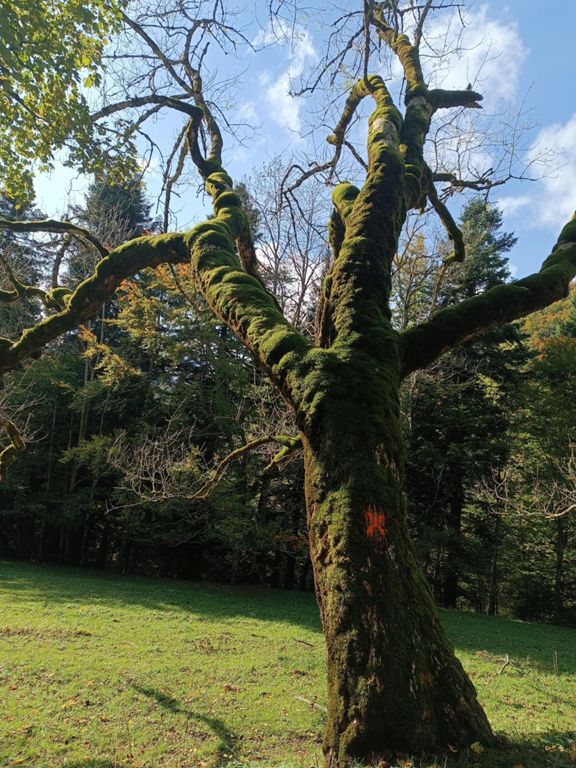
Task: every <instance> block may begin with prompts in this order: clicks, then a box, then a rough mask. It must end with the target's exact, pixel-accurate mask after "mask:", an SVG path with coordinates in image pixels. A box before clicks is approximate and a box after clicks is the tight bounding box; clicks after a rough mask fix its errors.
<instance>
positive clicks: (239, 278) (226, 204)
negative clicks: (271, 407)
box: [185, 170, 311, 399]
mask: <svg viewBox="0 0 576 768" xmlns="http://www.w3.org/2000/svg"><path fill="white" fill-rule="evenodd" d="M206 189H207V191H208V193H209V194H210V195H211V196H212V200H213V207H214V213H215V216H214V218H213V219H210V220H209V221H206V222H203V223H202V224H199V225H197V226H196V227H195V228H194V229H193V230H192V231H191V232H189V233H188V234H187V235H186V236H185V240H186V243H187V246H188V248H189V250H190V258H191V265H192V271H193V274H194V278H195V283H196V287H197V288H198V290H199V291H200V293H202V295H203V296H204V298H205V299H206V301H207V303H208V305H209V306H210V308H211V309H212V311H213V312H214V314H215V315H216V316H217V317H220V318H222V319H223V320H224V322H225V323H226V325H228V327H229V328H231V329H232V330H233V331H234V332H235V333H236V335H237V336H238V337H239V338H240V339H241V340H242V342H243V343H244V344H245V345H246V346H247V347H248V349H250V350H251V351H252V352H253V353H254V355H255V356H256V359H257V360H258V361H259V362H260V365H261V366H262V367H263V368H264V370H266V372H267V373H268V375H269V376H270V378H271V379H272V381H274V382H275V383H276V385H277V386H278V387H279V389H280V390H281V392H282V393H283V394H284V395H285V396H286V397H287V398H288V399H291V398H292V395H293V393H294V392H295V390H296V389H297V387H298V379H297V368H298V364H299V363H300V361H301V360H302V358H303V357H304V355H305V354H306V353H307V352H308V351H309V349H310V348H311V344H310V342H309V341H308V339H306V337H305V336H303V335H302V334H301V333H299V332H298V331H297V330H296V329H295V328H294V326H293V325H292V324H291V323H289V322H288V320H287V319H286V318H285V317H284V315H283V314H282V313H281V311H280V310H279V308H278V305H277V303H276V301H275V299H274V297H273V296H272V294H271V293H270V292H269V291H268V290H267V289H266V288H265V287H264V286H263V285H262V283H261V282H260V281H259V280H258V279H257V278H256V277H254V276H253V275H249V274H247V273H246V272H245V271H244V270H243V269H242V268H241V264H240V261H239V259H238V256H237V253H236V249H235V241H236V239H237V238H238V236H239V234H240V233H241V232H242V231H243V230H244V229H245V228H246V227H247V226H248V224H247V217H246V214H245V212H244V210H243V208H242V203H241V200H240V198H239V197H238V195H237V194H236V193H235V192H234V190H233V187H232V180H231V178H230V177H229V176H228V174H227V173H226V172H225V171H223V170H220V171H219V172H217V173H212V174H210V175H209V176H208V178H207V180H206Z"/></svg>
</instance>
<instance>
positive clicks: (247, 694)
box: [0, 563, 576, 768]
mask: <svg viewBox="0 0 576 768" xmlns="http://www.w3.org/2000/svg"><path fill="white" fill-rule="evenodd" d="M443 618H444V621H445V625H446V627H447V629H448V632H449V634H450V635H451V637H452V639H453V641H454V643H455V645H456V648H457V650H458V654H459V656H460V658H461V659H462V661H463V663H464V665H465V667H466V669H467V670H468V672H469V673H470V674H471V676H472V678H473V680H474V682H475V684H476V685H477V687H478V690H479V693H480V698H481V700H482V702H483V704H484V705H485V707H486V709H487V711H488V715H489V717H490V718H491V721H492V723H493V725H494V727H495V729H496V730H497V731H501V732H504V733H505V735H506V736H507V738H508V740H509V742H510V744H509V746H508V747H507V748H506V749H503V750H498V751H495V752H491V753H483V754H481V755H476V754H475V752H474V751H473V750H466V751H465V753H464V754H461V755H459V756H458V758H457V762H458V764H460V765H468V764H469V765H477V766H496V765H497V766H502V767H504V766H506V767H507V768H513V766H520V765H522V766H525V767H526V768H532V767H533V768H540V766H545V765H546V766H551V767H555V766H558V768H564V766H569V765H576V747H575V741H574V739H575V734H574V731H575V730H576V675H575V673H576V631H575V630H571V629H564V628H560V627H550V626H543V625H537V624H525V623H520V622H513V621H507V620H504V619H490V618H487V617H483V616H474V615H469V614H458V613H451V612H445V613H444V614H443ZM554 654H556V655H557V672H556V671H555V669H554ZM507 660H508V663H506V662H507ZM323 668H324V662H323V643H322V636H321V633H320V627H319V622H318V613H317V609H316V605H315V602H314V599H313V597H312V596H311V595H307V594H300V593H293V592H280V591H272V590H264V589H262V590H261V589H246V588H242V589H232V588H227V587H219V586H205V585H201V586H199V585H195V584H190V583H186V582H174V581H165V580H151V579H141V578H122V577H120V576H115V575H106V574H102V573H95V572H93V571H80V570H72V569H59V568H48V567H38V566H28V565H20V564H13V563H0V766H2V767H4V766H12V765H20V766H26V768H80V767H81V766H82V767H83V768H203V767H204V766H205V767H206V768H216V766H220V767H224V766H230V768H232V766H235V767H236V768H239V766H254V767H255V766H258V768H268V766H270V768H272V767H273V768H280V766H283V767H285V768H288V767H290V768H296V767H299V768H316V767H317V766H320V765H321V751H320V743H321V734H322V721H323V717H324V712H323V708H322V704H323V697H324V680H323V675H324V672H323ZM309 702H314V703H317V705H316V706H315V705H314V704H310V703H309ZM430 762H432V761H430ZM438 764H439V765H444V759H442V760H440V759H439V761H438ZM408 765H409V761H408V762H406V763H405V766H406V768H407V767H408Z"/></svg>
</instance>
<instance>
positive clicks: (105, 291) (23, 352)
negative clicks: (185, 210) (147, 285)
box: [0, 234, 188, 373]
mask: <svg viewBox="0 0 576 768" xmlns="http://www.w3.org/2000/svg"><path fill="white" fill-rule="evenodd" d="M187 259H188V250H187V248H186V245H185V242H184V236H183V235H181V234H169V235H156V236H153V237H138V238H136V239H134V240H129V241H128V242H127V243H124V244H123V245H120V246H119V247H118V248H115V249H114V250H113V251H111V252H110V253H108V254H107V255H106V257H105V258H103V259H102V260H101V261H99V262H98V264H97V265H96V268H95V270H94V274H93V275H91V276H90V277H89V278H87V279H86V280H84V282H82V283H80V285H79V286H78V287H77V288H76V289H75V290H74V291H73V292H72V291H69V290H67V289H64V288H61V289H57V290H58V291H60V293H59V294H58V296H57V298H58V301H59V304H60V306H61V307H63V308H62V310H61V311H60V312H58V314H56V315H52V316H50V317H47V318H46V319H45V320H43V321H42V322H40V323H38V324H37V325H35V326H33V327H32V328H26V329H25V330H24V331H23V333H22V335H21V336H20V338H19V339H18V340H17V341H14V342H12V341H11V340H10V339H5V338H0V373H2V372H3V371H8V370H11V369H12V368H14V367H15V366H16V365H17V364H18V363H19V362H20V361H21V360H24V359H26V358H28V357H38V356H39V355H40V354H41V353H42V350H43V348H44V346H45V345H46V344H48V342H50V341H53V340H54V339H56V338H58V336H61V335H62V334H63V333H66V332H67V331H70V330H73V329H74V328H76V327H77V326H78V325H79V324H80V323H82V322H85V321H86V320H88V319H90V318H91V317H93V316H94V315H95V314H96V313H97V312H98V311H99V309H100V307H101V305H102V302H103V301H105V300H106V299H107V298H108V297H109V296H111V295H112V294H113V293H114V291H115V290H116V289H117V288H118V286H119V285H120V283H121V282H122V281H123V280H125V279H126V278H127V277H132V276H133V275H135V274H136V273H137V272H140V270H142V269H145V268H146V267H156V266H158V265H159V264H163V263H169V264H181V263H185V262H186V261H187Z"/></svg>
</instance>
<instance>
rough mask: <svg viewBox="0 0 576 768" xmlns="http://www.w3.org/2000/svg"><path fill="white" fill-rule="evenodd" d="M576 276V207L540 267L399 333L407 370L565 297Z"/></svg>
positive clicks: (413, 369)
mask: <svg viewBox="0 0 576 768" xmlns="http://www.w3.org/2000/svg"><path fill="white" fill-rule="evenodd" d="M575 276H576V213H575V214H574V216H573V217H572V219H571V221H570V222H568V224H566V226H565V227H564V229H563V230H562V232H561V233H560V236H559V238H558V241H557V243H556V245H555V246H554V248H553V250H552V253H551V254H550V256H548V258H547V259H546V261H545V262H544V263H543V265H542V268H541V269H540V271H539V272H537V273H535V274H533V275H530V276H528V277H525V278H523V279H522V280H517V281H516V282H514V283H509V284H508V285H499V286H496V287H495V288H492V289H491V290H489V291H486V293H483V294H481V295H480V296H474V297H472V298H470V299H467V300H466V301H463V302H462V303H461V304H459V305H458V306H455V307H448V308H447V309H441V310H440V311H438V312H436V314H434V315H433V316H432V318H431V319H430V320H429V321H428V322H427V323H424V324H423V325H418V326H415V327H414V328H410V329H409V330H407V331H405V332H404V333H403V334H402V336H401V343H402V353H403V360H404V363H403V370H402V374H403V376H407V375H408V374H409V373H411V372H412V371H415V370H417V369H419V368H423V367H425V366H427V365H430V363H432V362H434V360H436V359H437V358H438V357H440V355H442V354H443V353H444V352H446V351H447V350H449V349H451V348H452V347H454V346H455V345H456V344H460V343H462V342H464V341H467V340H468V339H471V338H473V337H474V336H477V335H478V334H480V333H483V332H484V331H487V330H488V329H490V328H493V327H494V326H497V325H501V324H502V323H508V322H510V321H512V320H517V319H518V318H520V317H523V316H524V315H528V314H530V313H531V312H535V311H536V310H538V309H542V308H543V307H546V306H548V305H549V304H552V303H553V302H555V301H558V300H559V299H562V298H564V297H565V296H567V295H568V291H569V287H570V282H571V280H573V279H574V277H575Z"/></svg>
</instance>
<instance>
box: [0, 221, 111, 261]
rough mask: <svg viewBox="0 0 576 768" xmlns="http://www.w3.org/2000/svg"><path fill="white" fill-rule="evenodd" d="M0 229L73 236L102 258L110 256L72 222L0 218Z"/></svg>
mask: <svg viewBox="0 0 576 768" xmlns="http://www.w3.org/2000/svg"><path fill="white" fill-rule="evenodd" d="M0 229H9V230H10V231H12V232H58V233H64V234H69V235H72V236H73V237H77V238H79V239H80V240H84V241H85V242H87V243H90V244H91V245H93V246H94V248H96V250H97V251H98V253H99V254H100V256H103V257H105V256H108V254H109V253H110V251H109V249H108V248H106V246H104V245H102V243H101V242H100V241H99V240H98V238H97V237H95V236H94V235H93V234H92V233H91V232H89V231H88V230H87V229H84V228H83V227H78V226H76V224H72V222H70V221H58V220H56V219H37V220H29V221H26V220H24V221H12V220H10V219H2V218H0Z"/></svg>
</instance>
